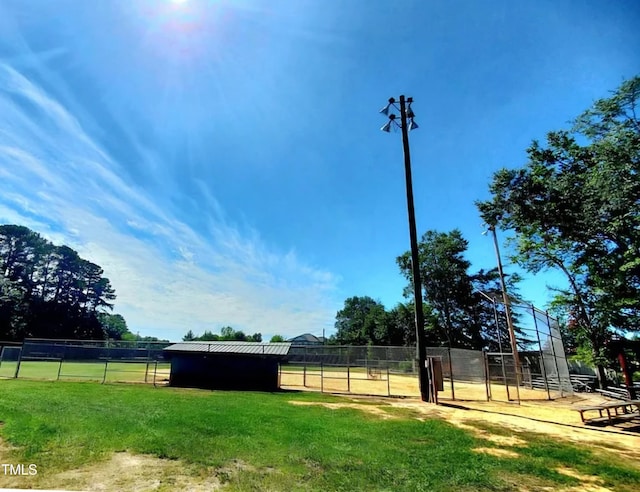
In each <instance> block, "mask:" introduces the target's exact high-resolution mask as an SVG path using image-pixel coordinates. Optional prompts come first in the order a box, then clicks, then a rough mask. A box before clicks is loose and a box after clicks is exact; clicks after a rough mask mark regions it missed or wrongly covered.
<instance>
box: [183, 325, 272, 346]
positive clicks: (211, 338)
mask: <svg viewBox="0 0 640 492" xmlns="http://www.w3.org/2000/svg"><path fill="white" fill-rule="evenodd" d="M182 340H183V341H185V342H216V341H221V342H262V333H254V334H253V335H245V333H244V332H243V331H241V330H234V329H233V328H232V327H230V326H223V327H222V328H220V334H219V335H217V334H215V333H213V332H211V331H209V330H205V331H204V333H203V334H202V335H200V336H196V335H195V334H194V333H193V331H192V330H189V331H188V332H187V333H186V334H185V336H183V337H182ZM272 341H273V340H272Z"/></svg>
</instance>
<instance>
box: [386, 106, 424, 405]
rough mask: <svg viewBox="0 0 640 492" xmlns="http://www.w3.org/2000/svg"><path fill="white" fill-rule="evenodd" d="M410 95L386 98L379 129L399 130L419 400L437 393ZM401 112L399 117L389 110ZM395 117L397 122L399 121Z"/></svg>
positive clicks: (414, 127)
mask: <svg viewBox="0 0 640 492" xmlns="http://www.w3.org/2000/svg"><path fill="white" fill-rule="evenodd" d="M412 103H413V98H411V97H409V98H405V97H404V96H400V106H399V107H398V106H397V105H396V100H395V98H393V97H392V98H389V102H388V104H387V105H386V106H385V107H384V108H382V109H381V110H380V113H382V114H384V115H385V116H388V118H389V121H387V123H386V124H385V125H384V126H383V127H382V128H381V130H382V131H383V132H387V133H389V131H390V130H391V128H392V127H393V128H400V130H402V148H403V152H404V171H405V182H406V189H407V211H408V215H409V237H410V240H411V270H412V280H413V296H414V299H415V309H416V312H415V323H416V346H417V347H416V349H417V356H418V357H417V358H418V362H419V373H418V374H419V378H420V379H419V380H420V394H421V396H422V401H426V402H437V395H435V389H434V388H433V385H432V381H431V377H430V375H429V371H428V369H427V350H426V346H425V343H426V342H425V339H426V337H425V332H424V312H423V310H422V282H421V280H420V256H419V252H418V236H417V233H416V215H415V209H414V206H413V183H412V179H411V154H410V151H409V131H410V130H415V129H416V128H418V125H417V124H416V123H415V121H414V120H413V119H414V117H415V114H414V112H413V109H411V104H412ZM394 109H395V110H396V111H398V112H399V113H400V115H399V118H398V117H397V116H396V114H395V113H393V112H392V110H394ZM398 119H399V120H400V122H398Z"/></svg>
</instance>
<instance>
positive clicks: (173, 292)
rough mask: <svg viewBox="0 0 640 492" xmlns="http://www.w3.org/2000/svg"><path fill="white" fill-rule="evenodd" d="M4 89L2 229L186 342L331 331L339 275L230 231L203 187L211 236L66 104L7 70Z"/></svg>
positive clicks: (144, 324) (149, 327)
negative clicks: (83, 269)
mask: <svg viewBox="0 0 640 492" xmlns="http://www.w3.org/2000/svg"><path fill="white" fill-rule="evenodd" d="M0 88H2V91H0V176H2V178H3V183H4V184H3V187H4V190H3V194H2V196H1V197H0V221H2V222H9V223H18V224H23V225H26V226H28V227H30V228H32V229H34V230H37V231H38V232H40V233H42V234H43V235H44V236H45V237H47V238H48V239H50V240H52V241H54V242H55V243H57V244H61V243H65V244H68V245H69V246H71V247H73V248H75V249H76V250H78V252H79V253H80V255H81V256H83V257H85V258H87V259H89V260H90V261H93V262H95V263H97V264H99V265H101V266H102V267H103V268H104V270H105V274H106V275H107V276H108V277H109V278H110V279H111V282H112V284H113V286H114V288H115V289H116V292H117V295H118V299H117V301H116V311H118V312H120V313H122V314H123V315H124V316H125V318H126V319H127V321H128V323H129V325H130V328H131V329H132V330H133V331H140V332H141V333H143V334H149V335H156V336H161V337H165V338H171V339H178V338H180V337H181V336H182V335H183V334H184V333H185V332H186V331H187V330H189V329H191V330H193V331H194V332H201V331H203V330H204V329H211V330H217V329H218V328H219V327H220V326H222V325H224V324H229V325H232V326H234V327H235V328H237V329H243V330H245V331H246V332H249V333H253V332H262V333H263V334H274V333H280V334H283V335H285V336H293V335H296V334H299V333H302V332H307V331H308V332H313V333H320V332H322V330H323V328H328V327H330V326H331V324H332V322H333V316H334V315H335V310H336V304H335V302H334V300H333V295H334V292H335V285H336V284H337V282H338V279H337V277H336V276H334V275H333V274H332V273H330V272H325V271H322V270H318V269H316V268H313V267H311V266H309V265H305V264H304V262H302V261H300V260H299V259H298V258H297V256H296V254H295V252H293V251H290V252H288V253H286V254H279V253H277V252H274V251H270V250H269V249H268V248H267V247H266V246H265V245H264V243H263V242H262V241H261V239H260V237H259V234H258V233H257V232H255V231H248V232H246V231H242V232H241V231H240V230H238V229H237V228H235V227H233V226H232V225H230V224H229V221H228V220H227V219H226V217H225V214H224V211H223V207H222V206H221V205H220V204H219V203H218V201H217V200H216V198H215V197H214V196H212V195H211V193H210V192H209V190H208V188H207V187H206V186H205V185H204V183H201V182H200V183H198V184H197V186H198V188H199V189H200V191H201V195H202V196H203V197H204V201H205V202H206V203H205V207H203V208H204V209H206V210H209V211H211V212H210V214H209V216H208V224H209V226H208V229H209V230H207V231H196V230H194V229H192V228H190V227H189V226H188V225H187V224H186V223H184V222H183V221H181V220H180V218H179V217H175V216H171V215H169V214H168V213H167V212H165V210H163V209H162V208H161V206H159V205H158V204H156V203H155V202H154V201H153V200H152V199H151V197H150V196H149V195H147V194H146V192H145V190H142V189H139V188H135V187H134V186H133V185H131V184H129V183H126V182H125V181H124V180H123V179H122V178H121V177H120V174H119V173H118V169H119V165H118V163H117V162H115V161H114V160H113V159H112V158H111V157H110V156H109V155H108V154H107V153H106V152H105V151H104V150H103V149H102V148H100V146H99V145H98V144H97V143H96V142H95V141H93V140H92V139H91V137H90V136H89V135H88V134H87V133H86V132H85V131H84V130H83V128H82V126H81V124H80V123H79V122H78V121H77V120H76V119H75V118H74V117H73V115H72V114H70V113H69V112H68V111H67V110H66V109H65V108H64V106H63V105H62V104H60V103H59V102H57V101H56V100H54V99H53V98H51V97H49V96H48V95H47V94H46V93H45V92H44V91H43V90H42V89H40V88H39V87H38V86H36V85H35V84H33V83H32V82H31V81H30V80H28V79H27V78H26V77H25V76H23V75H22V74H20V73H19V72H17V71H16V70H14V69H13V68H11V67H10V66H8V65H6V64H1V63H0ZM147 155H150V154H147ZM149 165H150V166H157V165H158V162H154V163H149Z"/></svg>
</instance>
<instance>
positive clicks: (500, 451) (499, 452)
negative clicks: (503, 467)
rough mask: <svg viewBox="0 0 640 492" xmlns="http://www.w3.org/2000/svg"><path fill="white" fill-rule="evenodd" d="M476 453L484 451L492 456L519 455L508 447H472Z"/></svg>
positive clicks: (515, 456)
mask: <svg viewBox="0 0 640 492" xmlns="http://www.w3.org/2000/svg"><path fill="white" fill-rule="evenodd" d="M473 451H475V452H476V453H485V454H490V455H492V456H497V457H499V458H517V457H518V456H520V455H519V454H518V453H516V452H514V451H510V450H509V449H500V448H475V449H473Z"/></svg>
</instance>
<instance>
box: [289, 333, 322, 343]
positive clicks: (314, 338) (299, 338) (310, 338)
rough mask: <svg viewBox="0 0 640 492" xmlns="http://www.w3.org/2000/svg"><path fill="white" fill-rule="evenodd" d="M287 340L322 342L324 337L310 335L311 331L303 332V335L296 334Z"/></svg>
mask: <svg viewBox="0 0 640 492" xmlns="http://www.w3.org/2000/svg"><path fill="white" fill-rule="evenodd" d="M288 341H289V342H307V343H322V342H324V337H317V336H315V335H312V334H311V333H305V334H303V335H298V336H297V337H293V338H290V339H289V340H288Z"/></svg>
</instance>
